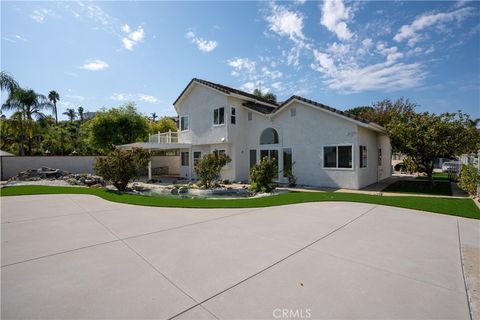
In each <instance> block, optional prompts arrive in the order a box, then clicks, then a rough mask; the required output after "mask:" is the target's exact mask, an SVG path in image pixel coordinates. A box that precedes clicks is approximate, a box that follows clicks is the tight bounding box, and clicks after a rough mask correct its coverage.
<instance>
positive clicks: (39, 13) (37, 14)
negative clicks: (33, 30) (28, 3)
mask: <svg viewBox="0 0 480 320" xmlns="http://www.w3.org/2000/svg"><path fill="white" fill-rule="evenodd" d="M51 15H52V11H51V10H48V9H40V10H33V12H32V14H31V15H30V18H32V19H33V20H35V21H36V22H39V23H41V22H43V21H44V20H45V18H46V17H47V16H51Z"/></svg>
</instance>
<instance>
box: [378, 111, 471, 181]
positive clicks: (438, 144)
mask: <svg viewBox="0 0 480 320" xmlns="http://www.w3.org/2000/svg"><path fill="white" fill-rule="evenodd" d="M387 131H388V133H389V135H390V139H391V143H392V146H393V148H394V149H395V150H398V151H399V152H401V153H403V154H405V155H407V156H409V157H411V159H412V161H413V162H414V163H415V164H416V165H417V166H423V168H424V169H425V173H426V174H427V175H428V180H429V181H430V184H431V185H434V181H433V177H432V174H433V162H434V161H435V159H437V158H452V157H454V156H459V155H462V154H465V153H470V152H476V150H478V148H479V146H480V132H479V131H478V130H477V128H475V127H474V126H473V125H472V124H471V122H470V121H469V119H468V116H467V115H465V114H463V113H461V112H459V113H443V114H440V115H436V114H430V113H428V112H424V113H415V112H403V113H401V114H399V115H398V116H396V117H394V118H392V120H391V122H390V123H388V124H387Z"/></svg>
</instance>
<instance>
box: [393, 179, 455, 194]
mask: <svg viewBox="0 0 480 320" xmlns="http://www.w3.org/2000/svg"><path fill="white" fill-rule="evenodd" d="M383 191H385V192H398V193H421V194H435V195H442V196H450V195H452V190H451V185H450V182H448V181H436V182H435V185H434V186H433V187H432V186H431V185H430V182H428V181H425V180H405V181H397V182H395V183H392V184H391V185H389V186H388V187H386V188H385V189H383Z"/></svg>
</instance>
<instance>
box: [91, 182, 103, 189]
mask: <svg viewBox="0 0 480 320" xmlns="http://www.w3.org/2000/svg"><path fill="white" fill-rule="evenodd" d="M90 188H103V185H102V184H100V183H96V184H93V185H91V186H90Z"/></svg>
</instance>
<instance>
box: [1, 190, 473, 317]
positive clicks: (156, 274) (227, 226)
mask: <svg viewBox="0 0 480 320" xmlns="http://www.w3.org/2000/svg"><path fill="white" fill-rule="evenodd" d="M0 201H1V223H2V225H1V231H2V235H1V239H2V253H1V265H2V267H1V280H2V281H1V307H2V308H1V309H2V310H1V317H2V319H26V318H29V319H33V318H36V319H67V318H68V319H74V318H76V319H80V318H81V319H92V318H97V319H98V318H104V319H106V318H108V319H116V318H124V319H125V318H130V319H140V318H141V319H169V318H175V319H233V318H235V319H275V318H277V319H279V318H282V316H283V318H284V319H285V318H286V317H285V316H284V315H286V314H288V315H290V318H293V317H291V315H294V314H296V315H300V314H302V315H303V316H304V317H305V316H306V315H310V318H311V319H326V318H328V319H331V318H342V319H346V318H348V319H358V318H364V319H365V318H369V319H386V318H402V319H440V318H442V319H447V318H448V319H470V305H469V303H468V295H467V289H466V287H469V285H468V283H469V282H468V277H469V275H468V274H467V275H466V276H465V277H464V273H463V268H462V265H463V264H462V259H463V258H465V255H464V251H468V252H469V254H471V252H473V255H474V256H476V255H477V254H478V252H479V250H480V238H479V233H480V232H479V231H480V222H479V221H477V220H471V219H464V218H456V217H452V216H446V215H440V214H432V213H426V212H420V211H414V210H408V209H399V208H392V207H384V206H377V205H369V204H360V203H340V202H330V203H329V202H321V203H305V204H298V205H290V206H281V207H270V208H258V209H180V208H152V207H140V206H131V205H123V204H117V203H111V202H108V201H105V200H102V199H100V198H97V197H94V196H89V195H42V196H15V197H2V198H1V199H0ZM462 257H463V258H462ZM473 269H474V271H475V268H473ZM465 278H467V281H465ZM469 290H470V289H469ZM470 299H472V297H471V296H470ZM472 308H473V312H475V310H476V309H475V305H473V307H472ZM285 310H287V311H286V312H287V313H284V312H285ZM297 318H299V317H297Z"/></svg>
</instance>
